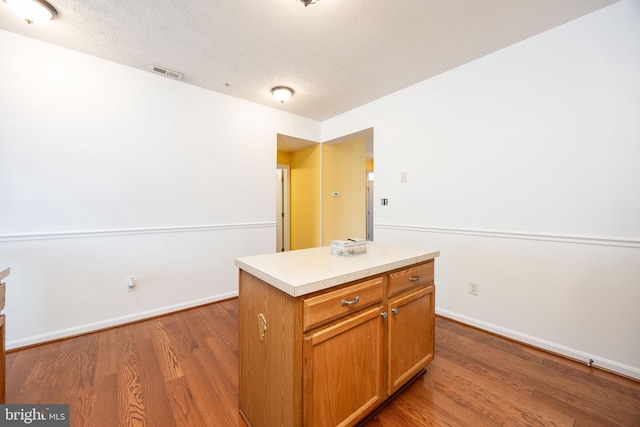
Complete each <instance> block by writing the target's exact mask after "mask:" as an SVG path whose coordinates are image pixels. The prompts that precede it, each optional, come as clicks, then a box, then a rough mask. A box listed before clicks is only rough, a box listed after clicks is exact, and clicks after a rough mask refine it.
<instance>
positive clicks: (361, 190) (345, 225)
mask: <svg viewBox="0 0 640 427" xmlns="http://www.w3.org/2000/svg"><path fill="white" fill-rule="evenodd" d="M365 157H366V153H365V139H364V138H358V139H354V140H351V141H345V142H342V143H340V144H323V145H322V244H323V245H330V244H331V240H345V239H347V238H360V239H365V238H366V236H367V219H366V213H367V209H366V203H367V184H366V173H365V172H366V162H365V161H364V160H365ZM336 191H337V192H338V194H339V195H338V196H337V197H334V196H333V195H332V193H333V192H336Z"/></svg>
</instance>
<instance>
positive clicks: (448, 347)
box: [6, 299, 640, 427]
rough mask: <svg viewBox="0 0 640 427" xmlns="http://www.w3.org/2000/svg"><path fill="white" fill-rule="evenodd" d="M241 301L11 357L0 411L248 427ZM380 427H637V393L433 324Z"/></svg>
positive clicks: (588, 371) (99, 422)
mask: <svg viewBox="0 0 640 427" xmlns="http://www.w3.org/2000/svg"><path fill="white" fill-rule="evenodd" d="M237 318H238V317H237V299H232V300H227V301H223V302H220V303H215V304H211V305H207V306H203V307H199V308H195V309H192V310H188V311H184V312H180V313H175V314H171V315H168V316H164V317H160V318H156V319H152V320H148V321H143V322H140V323H136V324H132V325H126V326H122V327H118V328H113V329H109V330H106V331H101V332H97V333H93V334H87V335H84V336H81V337H76V338H71V339H67V340H63V341H58V342H54V343H50V344H45V345H41V346H36V347H32V348H28V349H24V350H19V351H15V352H12V353H9V354H8V355H7V358H6V377H7V403H31V404H33V403H47V404H52V403H68V404H70V411H71V425H72V426H77V427H80V426H82V427H84V426H95V427H114V426H121V427H134V426H136V427H137V426H149V427H173V426H176V427H182V426H185V427H187V426H189V427H192V426H196V427H197V426H205V427H218V426H221V427H226V426H239V427H245V426H246V424H245V423H244V421H243V420H242V418H241V417H240V416H239V414H238V410H237V408H238V335H237V334H238V325H237ZM378 426H438V427H440V426H470V427H482V426H505V427H522V426H573V427H586V426H593V427H596V426H597V427H607V426H624V427H633V426H640V382H637V381H632V380H630V379H627V378H623V377H619V376H617V375H614V374H611V373H607V372H603V371H600V370H598V369H594V368H589V367H587V366H585V365H583V364H579V363H576V362H572V361H569V360H566V359H563V358H560V357H557V356H554V355H551V354H548V353H546V352H542V351H539V350H536V349H533V348H530V347H527V346H524V345H520V344H518V343H514V342H512V341H508V340H505V339H502V338H499V337H496V336H494V335H491V334H488V333H485V332H482V331H478V330H475V329H472V328H469V327H467V326H464V325H461V324H458V323H455V322H452V321H449V320H446V319H442V318H438V319H437V322H436V357H435V360H434V361H433V362H432V363H431V364H430V365H429V367H428V368H427V373H426V374H425V375H424V376H423V377H421V378H420V379H418V380H417V381H416V382H415V383H413V384H412V385H411V386H410V387H409V388H407V390H405V391H404V392H403V393H402V394H400V395H399V396H398V397H397V398H396V399H394V400H393V401H392V402H391V403H390V404H389V405H387V406H386V407H384V408H383V409H382V410H381V411H380V412H378V413H377V414H376V415H375V416H374V417H372V418H371V419H370V420H369V421H368V422H367V423H366V427H378Z"/></svg>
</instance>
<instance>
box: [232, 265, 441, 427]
mask: <svg viewBox="0 0 640 427" xmlns="http://www.w3.org/2000/svg"><path fill="white" fill-rule="evenodd" d="M433 277H434V261H433V260H430V261H427V262H421V263H418V264H415V265H409V266H406V267H403V268H400V269H396V270H391V271H388V272H384V273H379V274H376V275H374V276H370V277H365V278H363V279H361V280H357V281H353V282H348V283H345V284H340V285H337V286H334V287H331V288H329V289H325V290H321V291H318V292H314V293H310V294H306V295H302V296H298V297H294V296H292V295H289V294H287V293H285V292H282V291H281V290H279V289H276V288H275V287H273V286H271V285H270V284H268V283H266V282H264V281H263V280H261V279H259V278H257V277H255V276H254V275H252V274H250V273H248V272H246V271H243V270H240V290H239V295H240V297H239V298H240V304H239V310H240V312H239V320H240V329H239V330H240V337H239V338H240V350H239V361H240V384H239V388H240V396H239V397H240V411H241V413H242V415H243V417H244V418H245V420H246V421H247V422H248V423H249V425H250V426H252V427H265V426H266V427H269V426H270V427H276V426H277V427H284V426H296V427H299V426H305V427H324V426H352V425H355V424H357V423H358V422H360V421H362V420H363V419H364V418H366V416H367V415H368V414H370V413H371V412H372V411H373V410H374V409H376V408H377V407H378V406H379V405H381V404H382V403H383V402H384V401H385V400H387V399H388V398H390V397H391V396H392V395H393V394H394V393H396V392H397V391H398V390H399V389H400V388H401V387H402V386H403V385H405V384H406V383H407V382H408V381H410V380H411V379H412V378H414V377H415V376H416V375H418V374H419V373H420V372H422V370H423V369H424V368H425V367H426V366H427V364H428V363H429V362H430V361H431V360H432V359H433V356H434V330H435V325H434V309H435V285H434V279H433Z"/></svg>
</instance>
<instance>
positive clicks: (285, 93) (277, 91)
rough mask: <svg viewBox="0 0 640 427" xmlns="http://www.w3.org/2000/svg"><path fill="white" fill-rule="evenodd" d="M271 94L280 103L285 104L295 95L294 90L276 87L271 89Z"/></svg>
mask: <svg viewBox="0 0 640 427" xmlns="http://www.w3.org/2000/svg"><path fill="white" fill-rule="evenodd" d="M271 93H272V94H273V96H275V98H276V99H277V100H278V101H280V102H284V101H288V100H289V98H291V95H293V89H291V88H290V87H286V86H276V87H274V88H273V89H271Z"/></svg>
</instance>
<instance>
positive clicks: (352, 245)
mask: <svg viewBox="0 0 640 427" xmlns="http://www.w3.org/2000/svg"><path fill="white" fill-rule="evenodd" d="M364 253H367V241H366V240H365V239H347V240H332V241H331V255H335V256H339V257H349V256H354V255H360V254H364Z"/></svg>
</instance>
